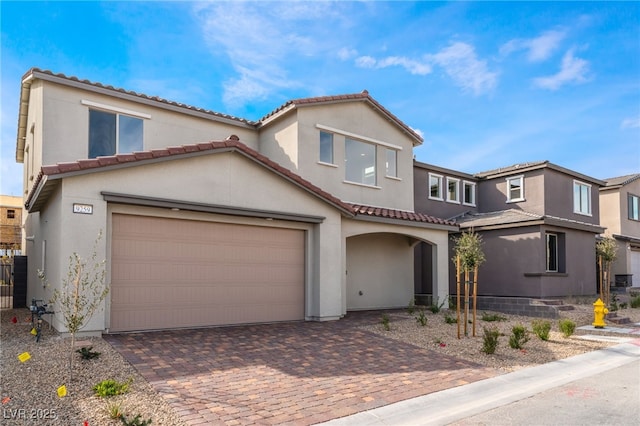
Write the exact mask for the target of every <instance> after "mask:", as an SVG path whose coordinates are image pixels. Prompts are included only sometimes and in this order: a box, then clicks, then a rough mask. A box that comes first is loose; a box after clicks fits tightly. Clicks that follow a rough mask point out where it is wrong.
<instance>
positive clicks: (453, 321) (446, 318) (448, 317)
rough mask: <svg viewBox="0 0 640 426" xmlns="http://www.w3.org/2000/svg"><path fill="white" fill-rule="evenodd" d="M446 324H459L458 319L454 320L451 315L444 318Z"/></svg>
mask: <svg viewBox="0 0 640 426" xmlns="http://www.w3.org/2000/svg"><path fill="white" fill-rule="evenodd" d="M444 322H446V323H447V324H457V323H458V318H454V317H452V316H451V315H449V314H446V315H445V316H444Z"/></svg>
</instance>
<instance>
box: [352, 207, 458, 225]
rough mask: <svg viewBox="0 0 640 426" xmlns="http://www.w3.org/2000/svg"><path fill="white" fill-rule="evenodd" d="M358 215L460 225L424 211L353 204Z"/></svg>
mask: <svg viewBox="0 0 640 426" xmlns="http://www.w3.org/2000/svg"><path fill="white" fill-rule="evenodd" d="M351 206H352V207H353V209H354V211H355V213H356V216H358V215H362V216H374V217H382V218H389V219H400V220H407V221H411V222H422V223H433V224H437V225H447V226H456V227H457V226H458V225H457V224H456V223H455V222H452V221H448V220H445V219H441V218H439V217H434V216H429V215H426V214H423V213H416V212H411V211H406V210H396V209H389V208H384V207H373V206H365V205H362V204H351Z"/></svg>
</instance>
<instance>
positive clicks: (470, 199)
mask: <svg viewBox="0 0 640 426" xmlns="http://www.w3.org/2000/svg"><path fill="white" fill-rule="evenodd" d="M462 204H465V205H467V206H475V205H476V184H475V183H473V182H467V181H464V182H462Z"/></svg>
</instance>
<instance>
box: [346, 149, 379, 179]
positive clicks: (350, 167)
mask: <svg viewBox="0 0 640 426" xmlns="http://www.w3.org/2000/svg"><path fill="white" fill-rule="evenodd" d="M344 154H345V179H346V180H347V181H349V182H355V183H361V184H364V185H375V184H376V146H375V145H373V144H370V143H365V142H360V141H357V140H353V139H348V138H347V139H345V153H344Z"/></svg>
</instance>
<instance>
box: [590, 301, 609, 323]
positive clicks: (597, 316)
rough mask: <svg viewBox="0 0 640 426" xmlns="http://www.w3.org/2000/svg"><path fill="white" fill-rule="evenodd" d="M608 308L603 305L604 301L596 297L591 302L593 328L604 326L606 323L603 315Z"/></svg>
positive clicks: (607, 311) (606, 312)
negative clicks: (592, 302)
mask: <svg viewBox="0 0 640 426" xmlns="http://www.w3.org/2000/svg"><path fill="white" fill-rule="evenodd" d="M608 313H609V310H608V309H607V308H605V307H604V302H603V301H602V300H600V298H598V300H596V301H595V302H594V304H593V317H594V318H593V324H592V325H593V326H594V327H595V328H604V327H605V326H606V325H607V324H605V322H604V316H605V315H607V314H608Z"/></svg>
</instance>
